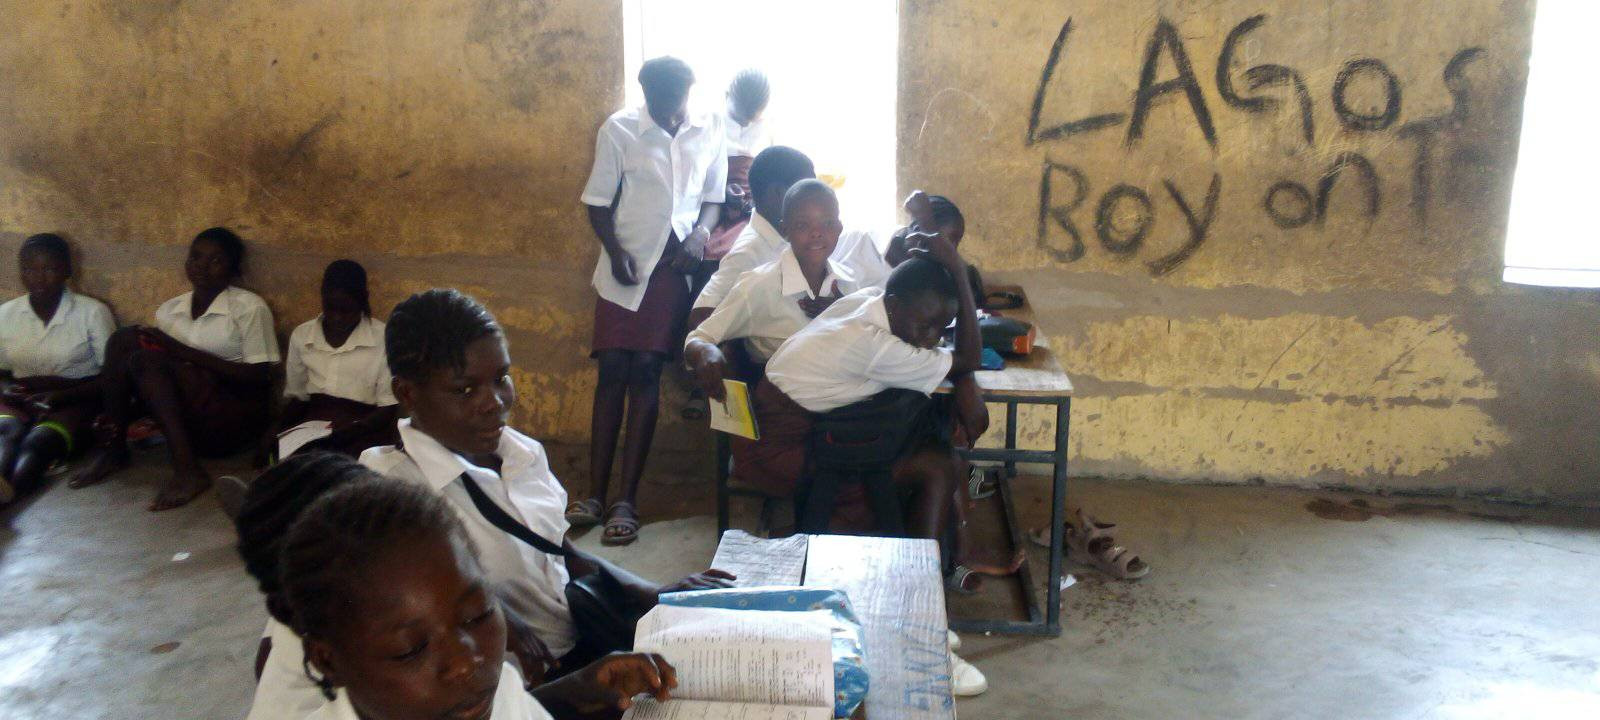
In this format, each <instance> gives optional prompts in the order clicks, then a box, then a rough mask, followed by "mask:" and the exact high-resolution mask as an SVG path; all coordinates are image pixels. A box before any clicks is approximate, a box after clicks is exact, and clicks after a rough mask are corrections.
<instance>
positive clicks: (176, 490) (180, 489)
mask: <svg viewBox="0 0 1600 720" xmlns="http://www.w3.org/2000/svg"><path fill="white" fill-rule="evenodd" d="M209 487H211V478H210V477H209V476H207V475H204V474H200V475H187V476H186V475H173V476H172V479H170V480H168V481H167V482H166V483H165V484H163V485H162V486H161V490H160V491H159V492H157V493H156V499H155V500H152V501H150V507H149V508H147V509H148V510H149V511H150V512H161V511H162V510H171V509H173V508H179V507H183V506H184V505H188V504H189V501H190V500H193V499H195V498H197V497H200V493H203V492H205V491H206V488H209Z"/></svg>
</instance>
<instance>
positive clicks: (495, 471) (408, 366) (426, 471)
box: [361, 290, 732, 677]
mask: <svg viewBox="0 0 1600 720" xmlns="http://www.w3.org/2000/svg"><path fill="white" fill-rule="evenodd" d="M385 335H386V336H385V345H386V351H387V354H388V358H389V368H390V369H391V370H392V371H393V372H394V377H395V382H394V389H395V396H396V397H397V398H399V400H400V404H401V405H402V406H403V407H404V410H405V412H406V414H407V415H408V416H409V419H407V420H402V421H401V422H400V444H399V445H396V446H393V447H382V448H372V449H370V450H368V451H367V452H365V453H363V454H362V456H361V462H362V463H363V464H365V465H367V466H368V467H371V468H373V469H374V470H377V471H378V472H380V473H383V474H384V475H387V476H389V477H393V478H398V479H402V480H406V481H409V482H412V483H414V484H417V485H419V486H422V487H426V488H428V489H429V490H431V491H433V492H435V493H438V494H439V495H441V496H443V497H445V498H446V499H448V500H449V501H450V503H451V505H452V506H453V507H454V508H455V509H456V512H457V513H458V514H459V515H460V516H461V520H462V522H463V523H464V524H465V525H466V527H467V532H468V534H469V535H470V536H471V537H472V538H473V540H474V541H475V542H476V543H477V545H478V549H479V551H480V557H481V558H482V560H483V564H484V568H485V570H486V571H487V572H488V574H489V577H490V578H492V579H493V580H494V581H495V583H496V586H497V587H498V588H499V592H500V593H501V599H502V600H503V601H504V606H505V610H506V615H507V618H508V620H509V622H510V623H511V626H512V635H513V638H515V639H516V642H514V643H513V645H512V647H513V650H514V651H515V652H516V654H517V657H518V658H519V659H520V660H521V661H522V663H523V669H524V670H525V671H526V674H528V675H530V676H533V677H538V676H540V675H542V674H543V673H542V670H537V671H536V670H531V669H530V667H533V666H536V665H538V664H539V663H540V662H541V657H545V656H553V657H555V658H561V659H563V665H564V666H565V669H567V670H571V669H573V668H574V667H576V666H580V665H581V664H582V663H583V662H586V661H588V660H592V659H594V658H596V657H599V656H601V655H603V654H605V653H607V652H611V651H614V650H618V649H625V646H623V647H618V646H615V645H613V644H611V643H610V642H609V641H608V640H606V639H605V638H603V637H602V636H601V635H600V634H599V633H597V632H589V633H587V634H586V633H585V632H583V628H580V627H579V626H578V625H577V623H576V622H575V620H574V618H573V615H572V609H571V607H570V606H569V604H568V600H567V597H568V595H567V593H568V587H567V586H568V584H569V582H570V581H571V579H572V578H574V577H577V578H583V577H586V576H590V575H593V574H594V573H596V572H601V571H603V572H606V573H609V574H610V575H611V576H613V577H615V578H617V583H616V585H617V587H618V588H619V592H620V593H621V594H622V595H621V596H620V597H618V598H617V600H619V601H621V602H623V603H625V604H628V605H631V606H633V607H636V608H641V609H647V608H648V607H651V606H654V605H655V601H656V598H657V596H659V594H660V593H662V592H670V591H673V590H687V589H699V588H709V587H725V586H727V585H728V584H729V581H730V580H731V579H732V576H730V575H728V574H727V573H724V572H721V571H718V570H709V571H707V572H704V573H699V574H696V575H691V576H689V577H687V578H684V579H683V580H680V581H678V582H676V583H672V584H669V585H664V586H657V585H655V584H653V583H650V582H647V581H645V580H644V579H643V578H640V577H638V576H636V575H634V574H632V573H629V572H627V571H626V570H623V569H621V568H620V567H617V566H615V565H613V564H610V563H608V562H606V561H604V560H601V559H599V558H596V557H594V556H591V555H588V554H586V553H583V552H580V551H578V550H576V549H574V548H572V546H571V544H570V543H565V542H564V538H565V536H566V532H567V528H568V525H567V521H566V520H565V518H563V517H562V509H563V508H564V507H565V506H566V502H567V493H566V491H565V490H564V489H563V488H562V487H561V483H560V482H559V481H558V480H557V479H556V477H555V476H554V475H553V474H552V473H551V472H550V465H549V461H548V459H547V457H546V455H545V452H544V448H543V446H541V445H540V444H539V443H538V442H537V441H535V440H533V439H532V438H529V437H528V436H526V435H523V434H522V433H519V432H517V431H516V430H513V429H511V428H509V427H507V426H506V419H507V415H508V413H509V412H510V407H511V405H512V404H513V403H514V402H515V401H516V391H515V389H514V388H513V387H512V385H511V376H510V371H511V359H510V355H509V351H508V350H507V348H506V342H505V335H504V333H503V332H501V330H500V326H499V324H498V323H496V322H495V320H494V316H492V315H490V314H489V311H488V310H487V309H486V308H484V307H483V306H482V305H480V304H479V303H478V302H477V301H476V300H473V299H472V298H470V297H467V296H466V295H463V294H461V293H459V292H457V291H455V290H430V291H428V292H425V293H421V294H418V295H413V296H411V297H410V298H407V299H406V300H404V301H402V302H401V303H400V304H399V305H396V306H395V309H394V312H393V313H391V314H390V316H389V327H388V332H387V333H386V334H385ZM467 483H472V484H473V488H474V489H481V490H482V491H483V494H484V497H485V499H487V500H489V501H491V502H493V503H494V504H496V505H498V506H499V507H500V509H501V510H502V511H504V512H505V513H506V514H507V515H508V516H510V517H511V518H512V519H513V520H514V521H515V522H517V523H519V524H521V525H523V526H524V527H526V528H528V529H529V530H531V531H533V532H534V533H536V534H537V535H539V536H541V537H543V538H545V539H546V540H549V541H550V542H551V543H555V544H559V545H562V548H563V554H562V555H553V554H548V553H546V552H543V551H541V550H539V549H537V548H534V547H533V546H531V545H529V544H527V543H525V542H523V541H522V540H519V539H518V538H517V537H515V536H513V535H511V534H510V533H508V532H507V531H505V530H502V529H501V528H500V527H497V526H496V525H495V524H494V523H493V522H492V521H491V520H490V519H489V518H488V517H487V516H485V514H484V512H483V511H482V510H480V508H479V506H478V505H477V504H476V503H475V502H474V500H473V498H472V493H471V491H469V489H468V486H467ZM641 612H642V610H641ZM601 630H605V631H607V632H610V633H611V635H612V636H617V635H626V636H627V637H629V638H631V635H632V626H631V624H630V625H628V627H626V628H601ZM535 638H536V640H535ZM538 641H542V644H540V643H539V642H538ZM628 642H629V643H631V640H628Z"/></svg>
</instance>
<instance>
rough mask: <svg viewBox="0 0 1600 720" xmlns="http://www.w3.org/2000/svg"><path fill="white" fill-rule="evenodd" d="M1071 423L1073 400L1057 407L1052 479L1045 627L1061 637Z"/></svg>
mask: <svg viewBox="0 0 1600 720" xmlns="http://www.w3.org/2000/svg"><path fill="white" fill-rule="evenodd" d="M1071 420H1072V398H1070V397H1069V398H1065V399H1063V400H1062V401H1061V402H1060V403H1058V404H1057V405H1056V446H1055V463H1054V465H1055V467H1054V468H1053V472H1052V473H1051V478H1050V480H1051V483H1050V577H1049V579H1048V583H1049V584H1048V585H1047V586H1046V587H1045V598H1046V599H1045V625H1046V627H1047V629H1048V631H1049V632H1050V633H1051V634H1060V633H1061V540H1062V538H1061V524H1062V522H1063V521H1064V520H1065V519H1066V514H1067V430H1068V429H1069V427H1070V424H1069V423H1071ZM1008 431H1009V428H1008Z"/></svg>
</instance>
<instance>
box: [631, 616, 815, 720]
mask: <svg viewBox="0 0 1600 720" xmlns="http://www.w3.org/2000/svg"><path fill="white" fill-rule="evenodd" d="M832 627H833V620H832V616H831V615H830V614H829V613H828V611H826V610H814V611H809V612H776V611H772V612H769V611H761V610H724V609H721V608H688V607H674V606H672V605H657V606H656V607H655V608H654V609H652V610H651V611H650V612H648V613H646V614H645V616H644V617H643V618H640V620H639V626H638V629H637V630H636V631H635V633H634V636H635V639H634V643H633V649H634V650H635V651H638V652H655V653H661V655H662V656H663V657H665V658H666V659H667V662H669V663H672V666H673V667H674V668H677V671H678V688H677V690H675V691H674V692H673V695H675V696H677V697H682V698H686V699H689V700H718V701H725V702H746V703H767V704H777V705H806V706H814V707H820V708H830V709H831V708H832V707H833V634H832V633H833V631H832Z"/></svg>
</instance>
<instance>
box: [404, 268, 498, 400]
mask: <svg viewBox="0 0 1600 720" xmlns="http://www.w3.org/2000/svg"><path fill="white" fill-rule="evenodd" d="M503 334H504V333H503V332H502V331H501V329H500V323H498V322H495V319H494V315H491V314H490V313H489V309H488V308H486V307H484V306H483V305H482V304H481V303H479V302H478V301H477V300H474V299H473V298H472V297H471V296H469V295H466V294H464V293H462V292H461V291H459V290H456V289H454V288H434V289H432V290H429V291H427V292H421V293H417V294H416V295H412V296H411V297H408V298H406V299H404V300H401V301H400V304H399V305H396V306H394V312H392V313H390V315H389V323H388V326H387V327H386V328H385V329H384V331H383V345H384V352H385V354H386V355H387V356H388V359H389V371H390V372H392V373H394V376H395V377H398V378H406V379H409V380H413V381H417V382H421V381H422V380H424V379H426V378H427V377H428V375H429V374H431V373H433V372H435V371H438V370H443V369H451V370H459V369H461V368H462V367H463V366H465V365H466V362H467V359H466V354H467V346H468V345H470V344H472V342H473V341H475V340H478V339H481V338H485V337H489V336H491V335H503Z"/></svg>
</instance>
